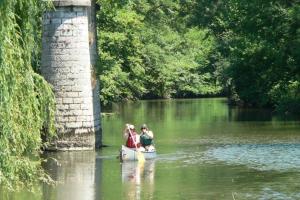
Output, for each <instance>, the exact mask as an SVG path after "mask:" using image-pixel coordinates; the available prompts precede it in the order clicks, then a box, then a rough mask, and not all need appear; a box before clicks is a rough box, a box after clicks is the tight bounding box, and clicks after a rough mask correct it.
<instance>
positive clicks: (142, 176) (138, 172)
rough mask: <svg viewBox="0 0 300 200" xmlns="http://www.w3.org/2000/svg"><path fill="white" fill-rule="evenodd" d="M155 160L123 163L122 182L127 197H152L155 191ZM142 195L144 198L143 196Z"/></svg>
mask: <svg viewBox="0 0 300 200" xmlns="http://www.w3.org/2000/svg"><path fill="white" fill-rule="evenodd" d="M154 174H155V160H147V161H146V162H145V163H143V164H141V163H138V162H123V163H122V183H123V188H124V189H125V190H124V192H123V193H125V194H124V195H123V196H124V197H125V196H126V197H127V198H126V199H130V200H132V199H136V200H138V199H151V198H152V197H153V191H154ZM141 197H142V198H141Z"/></svg>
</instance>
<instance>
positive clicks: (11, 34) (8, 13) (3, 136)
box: [0, 0, 54, 188]
mask: <svg viewBox="0 0 300 200" xmlns="http://www.w3.org/2000/svg"><path fill="white" fill-rule="evenodd" d="M45 6H46V5H45V3H42V1H39V0H14V1H11V0H1V1H0V44H1V46H0V184H1V185H6V186H8V187H10V188H13V187H14V186H15V185H16V184H17V185H20V184H22V183H27V184H26V185H27V186H29V185H30V184H31V183H33V182H35V180H36V179H37V178H38V177H40V178H45V175H43V172H42V170H41V165H40V164H41V163H40V162H41V161H40V159H39V158H38V157H36V155H37V153H38V152H39V151H40V148H41V146H42V140H41V135H42V134H45V135H53V134H54V96H53V93H52V90H51V88H50V86H49V85H48V84H47V83H46V81H45V80H44V79H43V78H42V77H41V76H40V75H38V74H37V73H35V72H34V71H33V64H34V63H35V64H37V59H34V58H38V57H35V56H36V55H38V51H39V49H40V48H39V44H37V42H36V41H39V40H40V39H39V38H38V37H39V33H40V31H41V26H40V24H41V21H40V20H41V16H40V14H41V12H42V11H43V9H44V8H45ZM42 129H43V133H42V131H41V130H42ZM29 183H30V184H29Z"/></svg>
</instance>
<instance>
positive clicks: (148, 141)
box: [140, 124, 155, 151]
mask: <svg viewBox="0 0 300 200" xmlns="http://www.w3.org/2000/svg"><path fill="white" fill-rule="evenodd" d="M153 138H154V134H153V132H152V131H150V130H149V129H148V127H147V125H146V124H143V125H142V126H141V134H140V142H141V145H142V147H143V148H145V150H146V151H153V150H154V149H155V148H154V142H153Z"/></svg>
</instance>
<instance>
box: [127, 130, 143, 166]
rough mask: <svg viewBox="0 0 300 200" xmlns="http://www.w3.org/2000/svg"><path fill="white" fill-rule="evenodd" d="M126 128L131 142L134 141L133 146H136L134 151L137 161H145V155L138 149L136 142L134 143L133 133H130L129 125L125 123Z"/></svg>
mask: <svg viewBox="0 0 300 200" xmlns="http://www.w3.org/2000/svg"><path fill="white" fill-rule="evenodd" d="M127 129H128V131H129V134H130V137H131V138H132V139H133V143H134V145H135V148H136V153H137V159H138V161H139V162H145V156H144V154H143V153H142V152H141V151H140V150H139V149H138V147H137V144H136V141H135V139H134V137H133V135H132V133H131V131H130V128H129V125H127Z"/></svg>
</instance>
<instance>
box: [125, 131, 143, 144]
mask: <svg viewBox="0 0 300 200" xmlns="http://www.w3.org/2000/svg"><path fill="white" fill-rule="evenodd" d="M131 135H132V137H133V138H132V137H131ZM136 135H137V134H136V133H135V132H132V133H131V134H129V135H128V138H127V141H126V146H127V147H129V148H135V147H136V146H137V147H140V146H141V144H140V143H137V144H136V146H135V143H136V142H137V139H136Z"/></svg>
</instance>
